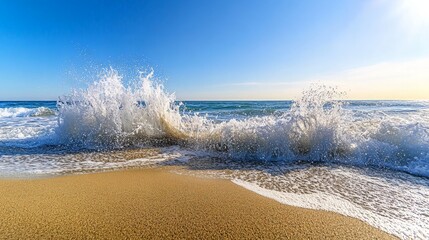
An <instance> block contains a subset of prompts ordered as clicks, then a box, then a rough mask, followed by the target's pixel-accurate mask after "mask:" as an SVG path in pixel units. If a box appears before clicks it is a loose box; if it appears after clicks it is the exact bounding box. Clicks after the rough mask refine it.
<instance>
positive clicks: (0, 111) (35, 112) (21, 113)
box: [0, 107, 55, 118]
mask: <svg viewBox="0 0 429 240" xmlns="http://www.w3.org/2000/svg"><path fill="white" fill-rule="evenodd" d="M52 115H55V112H54V111H53V110H51V109H49V108H46V107H39V108H25V107H10V108H0V118H13V117H42V116H52Z"/></svg>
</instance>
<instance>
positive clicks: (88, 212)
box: [0, 167, 395, 239]
mask: <svg viewBox="0 0 429 240" xmlns="http://www.w3.org/2000/svg"><path fill="white" fill-rule="evenodd" d="M171 169H172V167H163V168H148V169H131V170H120V171H111V172H102V173H89V174H79V175H66V176H60V177H53V178H37V179H0V216H2V221H0V232H1V233H2V234H1V236H0V238H8V239H17V238H38V239H41V238H146V239H147V238H168V239H173V238H191V239H201V238H204V239H207V238H210V239H213V238H229V239H231V238H233V239H236V238H269V239H272V238H293V239H296V238H307V239H308V238H310V239H320V238H329V239H356V238H359V239H374V238H376V239H395V237H394V236H392V235H389V234H387V233H385V232H383V231H381V230H379V229H376V228H374V227H372V226H370V225H369V224H366V223H364V222H362V221H360V220H358V219H354V218H350V217H346V216H343V215H340V214H337V213H333V212H327V211H321V210H311V209H304V208H298V207H293V206H289V205H284V204H281V203H279V202H277V201H275V200H273V199H269V198H266V197H263V196H261V195H259V194H257V193H254V192H252V191H250V190H247V189H245V188H243V187H240V186H238V185H236V184H234V183H233V182H231V181H229V180H222V179H206V178H197V177H194V176H187V175H178V174H175V173H171V172H170V170H171Z"/></svg>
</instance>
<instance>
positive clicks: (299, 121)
mask: <svg viewBox="0 0 429 240" xmlns="http://www.w3.org/2000/svg"><path fill="white" fill-rule="evenodd" d="M341 95H342V94H341V93H339V92H338V91H337V90H336V89H335V88H330V87H326V86H313V87H311V88H310V89H309V90H307V91H305V92H304V93H303V95H302V98H300V99H298V100H296V101H294V102H293V104H292V106H291V107H290V110H289V111H286V112H284V113H281V114H272V115H267V116H255V117H248V118H244V119H230V120H226V121H221V122H219V121H214V120H212V119H210V118H207V117H205V116H200V115H198V114H196V113H195V114H194V113H192V112H191V113H190V112H185V111H184V110H183V108H182V104H181V103H177V102H176V101H175V100H176V99H175V96H174V94H169V93H167V92H166V91H165V89H164V87H163V85H162V84H160V83H158V82H157V81H156V79H154V76H153V72H149V73H140V77H139V79H138V80H137V81H135V82H134V83H132V84H130V85H125V84H124V83H123V81H122V78H121V76H120V75H119V73H118V72H117V71H115V70H113V69H108V70H106V71H105V72H104V73H103V74H102V75H101V76H100V79H99V80H98V81H96V82H94V83H92V84H91V85H90V86H89V87H88V88H87V89H81V90H76V91H74V92H72V93H71V94H70V95H67V96H63V97H61V98H60V99H59V101H58V129H57V135H58V136H59V138H60V139H61V141H63V142H65V143H69V144H80V145H81V146H85V147H88V148H99V147H108V148H110V147H111V148H122V147H127V146H132V145H142V144H179V145H183V146H186V147H189V148H195V149H199V150H204V151H208V152H211V153H213V154H216V155H217V156H220V157H222V156H225V157H228V158H232V159H241V160H259V161H290V162H295V161H309V162H336V163H343V164H351V165H365V166H366V165H370V166H377V167H382V168H389V169H395V170H401V171H405V172H408V173H412V174H417V175H421V176H426V177H428V176H429V116H428V115H429V114H428V113H427V112H426V113H422V114H420V115H415V116H414V115H412V114H408V115H404V116H400V115H395V116H391V115H388V114H384V113H382V112H376V113H374V112H367V113H366V112H359V113H356V112H354V111H351V110H349V109H346V108H345V107H344V105H345V104H347V103H346V102H344V101H339V100H336V99H338V98H339V97H341Z"/></svg>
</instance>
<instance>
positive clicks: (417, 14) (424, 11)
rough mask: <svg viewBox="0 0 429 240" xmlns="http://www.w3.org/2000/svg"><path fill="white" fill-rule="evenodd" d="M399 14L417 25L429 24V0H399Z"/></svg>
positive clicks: (408, 22)
mask: <svg viewBox="0 0 429 240" xmlns="http://www.w3.org/2000/svg"><path fill="white" fill-rule="evenodd" d="M397 6H398V8H397V12H398V14H399V15H400V16H401V17H402V18H403V20H404V21H406V23H407V24H411V25H412V26H415V27H423V26H429V0H398V5H397Z"/></svg>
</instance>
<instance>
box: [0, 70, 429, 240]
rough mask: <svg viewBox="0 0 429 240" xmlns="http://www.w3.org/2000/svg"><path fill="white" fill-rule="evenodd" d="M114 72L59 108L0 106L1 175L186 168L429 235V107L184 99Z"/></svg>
mask: <svg viewBox="0 0 429 240" xmlns="http://www.w3.org/2000/svg"><path fill="white" fill-rule="evenodd" d="M138 83H139V84H140V85H138V84H137V85H138V86H137V87H134V88H130V87H127V86H124V85H123V83H122V82H121V78H120V77H119V76H118V75H117V73H116V72H115V71H111V72H108V73H106V75H105V76H103V77H102V78H101V79H100V80H99V81H97V82H95V83H93V84H92V85H90V86H89V87H88V88H87V89H81V90H77V91H74V92H73V93H72V94H70V95H67V96H61V97H60V98H59V100H58V101H11V102H0V177H5V178H8V177H38V176H46V175H48V176H49V175H59V174H69V173H81V172H93V171H102V170H112V169H123V168H129V167H139V166H146V165H179V166H183V167H184V170H183V173H185V174H195V175H199V176H204V177H207V176H209V177H222V178H228V179H231V180H233V181H234V182H235V183H236V184H239V185H241V186H243V187H245V188H248V189H250V190H252V191H255V192H257V193H259V194H262V195H264V196H267V197H271V198H273V199H275V200H277V201H280V202H283V203H285V204H290V205H294V206H299V207H306V208H312V209H324V210H328V211H334V212H338V213H340V214H344V215H347V216H352V217H356V218H359V219H361V220H363V221H366V222H368V223H369V224H371V225H373V226H375V227H378V228H380V229H382V230H385V231H387V232H389V233H392V234H394V235H396V236H399V237H401V238H403V239H428V238H429V102H428V101H337V100H335V99H336V98H337V97H338V95H337V93H336V91H335V90H334V89H331V88H328V87H324V86H319V87H312V88H310V89H309V90H307V91H305V92H304V93H303V96H302V98H301V99H297V100H295V101H183V102H179V101H176V100H175V98H174V95H171V94H168V93H167V92H165V90H164V89H163V86H162V85H161V84H157V83H156V82H154V81H152V79H151V76H143V77H142V78H141V79H140V81H139V82H138Z"/></svg>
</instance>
